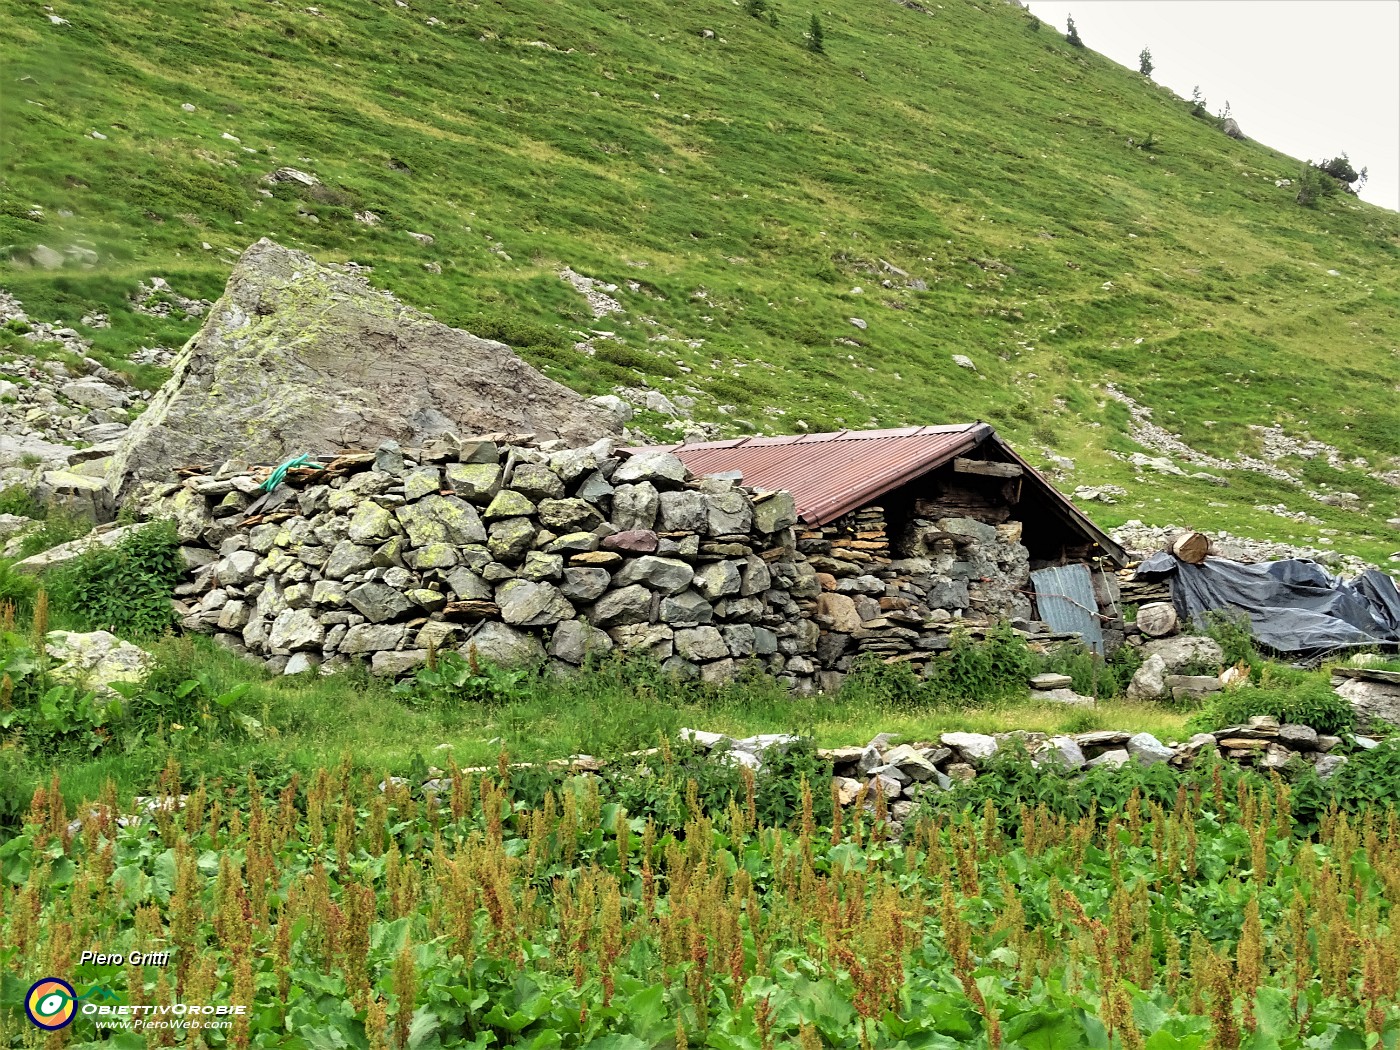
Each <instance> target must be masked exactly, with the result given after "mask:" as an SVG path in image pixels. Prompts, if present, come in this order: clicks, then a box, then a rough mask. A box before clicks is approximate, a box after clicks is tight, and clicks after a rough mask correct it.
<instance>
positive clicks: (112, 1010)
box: [24, 977, 248, 1032]
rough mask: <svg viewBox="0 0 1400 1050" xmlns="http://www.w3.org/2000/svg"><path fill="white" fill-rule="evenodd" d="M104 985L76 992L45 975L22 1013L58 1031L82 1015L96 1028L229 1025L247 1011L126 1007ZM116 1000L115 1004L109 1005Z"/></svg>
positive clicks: (204, 1006)
mask: <svg viewBox="0 0 1400 1050" xmlns="http://www.w3.org/2000/svg"><path fill="white" fill-rule="evenodd" d="M120 1000H121V997H120V996H119V995H118V994H117V993H116V992H114V991H112V989H111V988H109V987H107V986H106V985H105V984H95V985H93V986H92V987H91V988H89V989H88V990H87V991H85V992H83V993H82V994H81V995H79V994H78V993H77V992H76V991H74V989H73V986H72V985H71V984H69V983H68V982H67V981H65V980H63V979H62V978H60V977H44V978H41V979H40V980H37V981H35V982H34V983H33V984H32V985H30V988H29V991H28V993H27V994H26V995H25V997H24V1012H25V1014H27V1015H28V1017H29V1020H30V1021H32V1022H33V1023H34V1026H35V1027H36V1028H42V1029H43V1030H44V1031H46V1032H57V1031H58V1030H60V1029H62V1028H67V1027H68V1026H69V1025H70V1024H72V1023H73V1019H74V1018H75V1017H77V1016H78V1014H80V1013H81V1014H82V1015H83V1016H84V1017H87V1018H90V1019H92V1020H93V1021H95V1022H96V1023H97V1026H98V1027H99V1028H125V1029H149V1028H219V1029H224V1028H229V1027H231V1026H232V1024H233V1018H234V1017H237V1016H239V1015H241V1014H246V1013H247V1012H248V1008H247V1007H246V1006H239V1005H218V1006H214V1005H207V1004H195V1003H173V1004H171V1005H169V1006H127V1005H124V1004H122V1003H121V1002H120ZM113 1002H115V1003H116V1004H117V1005H114V1006H113V1005H108V1003H113Z"/></svg>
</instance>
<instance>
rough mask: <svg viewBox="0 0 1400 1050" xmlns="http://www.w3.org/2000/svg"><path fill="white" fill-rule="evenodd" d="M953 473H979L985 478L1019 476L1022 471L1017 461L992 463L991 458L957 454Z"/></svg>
mask: <svg viewBox="0 0 1400 1050" xmlns="http://www.w3.org/2000/svg"><path fill="white" fill-rule="evenodd" d="M953 473H955V474H980V475H982V476H983V477H987V478H1019V477H1020V476H1021V475H1022V474H1023V473H1024V471H1023V470H1022V469H1021V464H1019V463H993V462H992V461H991V460H986V459H967V458H966V457H963V456H959V457H958V458H957V459H955V460H953Z"/></svg>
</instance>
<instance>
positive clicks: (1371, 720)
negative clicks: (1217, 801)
mask: <svg viewBox="0 0 1400 1050" xmlns="http://www.w3.org/2000/svg"><path fill="white" fill-rule="evenodd" d="M20 564H21V565H22V564H24V563H23V562H21V563H20ZM1333 683H1334V689H1335V691H1336V693H1337V695H1338V696H1340V697H1343V698H1344V699H1346V700H1347V701H1348V702H1349V703H1350V704H1351V709H1352V710H1353V711H1354V712H1356V721H1357V725H1358V726H1360V727H1361V728H1362V729H1369V728H1371V726H1372V725H1376V724H1385V725H1400V682H1386V681H1377V680H1375V679H1369V680H1368V679H1365V678H1344V679H1342V678H1334V679H1333Z"/></svg>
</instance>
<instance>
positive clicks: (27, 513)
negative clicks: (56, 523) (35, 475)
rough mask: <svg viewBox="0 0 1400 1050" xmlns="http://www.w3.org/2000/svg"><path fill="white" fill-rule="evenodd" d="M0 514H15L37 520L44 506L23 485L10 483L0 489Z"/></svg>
mask: <svg viewBox="0 0 1400 1050" xmlns="http://www.w3.org/2000/svg"><path fill="white" fill-rule="evenodd" d="M0 514H15V515H18V516H19V517H21V518H33V519H34V520H35V521H38V520H40V519H41V518H43V516H44V508H43V506H42V504H40V503H39V501H38V500H36V499H35V498H34V493H32V492H30V491H29V489H27V488H25V487H24V486H23V485H11V486H9V487H8V488H4V489H0Z"/></svg>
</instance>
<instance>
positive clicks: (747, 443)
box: [625, 423, 1127, 564]
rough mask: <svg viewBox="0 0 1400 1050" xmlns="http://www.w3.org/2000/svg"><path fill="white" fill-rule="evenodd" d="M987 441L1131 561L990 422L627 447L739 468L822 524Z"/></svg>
mask: <svg viewBox="0 0 1400 1050" xmlns="http://www.w3.org/2000/svg"><path fill="white" fill-rule="evenodd" d="M988 440H991V441H994V442H995V443H996V445H997V446H999V447H1000V448H1001V449H1002V450H1004V451H1005V452H1006V453H1007V454H1008V455H1009V456H1010V457H1011V458H1013V459H1014V460H1015V461H1016V462H1018V463H1020V464H1021V465H1022V466H1023V467H1024V468H1025V471H1026V477H1027V479H1028V481H1029V482H1030V483H1031V484H1032V485H1035V486H1036V487H1037V488H1039V489H1041V490H1042V492H1043V493H1044V494H1045V495H1046V496H1047V497H1048V498H1049V500H1050V502H1051V503H1052V505H1053V506H1054V509H1055V510H1056V511H1058V512H1059V514H1060V516H1061V517H1062V518H1063V519H1064V520H1066V521H1067V522H1069V523H1071V524H1072V525H1073V526H1074V527H1075V528H1076V530H1078V531H1080V532H1082V533H1083V534H1084V535H1085V536H1086V538H1088V539H1090V540H1092V541H1093V542H1095V543H1097V544H1098V545H1099V546H1100V547H1102V548H1103V549H1104V550H1106V551H1108V552H1109V554H1110V555H1111V556H1113V557H1114V559H1115V560H1117V561H1119V562H1120V564H1126V563H1127V559H1126V555H1125V554H1124V552H1123V549H1122V548H1121V547H1119V546H1118V544H1116V543H1114V542H1113V540H1112V539H1111V538H1110V537H1109V536H1108V535H1107V534H1105V533H1104V532H1103V531H1102V530H1101V529H1099V528H1098V526H1096V525H1095V524H1094V523H1093V522H1091V521H1090V520H1089V519H1088V518H1086V517H1085V516H1084V515H1083V514H1082V513H1080V511H1079V510H1078V508H1076V507H1075V506H1074V504H1072V503H1070V501H1069V500H1068V499H1066V498H1065V496H1064V495H1063V494H1062V493H1060V492H1059V491H1058V490H1056V489H1055V487H1054V486H1053V485H1051V484H1050V483H1049V482H1048V481H1046V480H1045V478H1044V477H1042V476H1041V475H1040V474H1039V473H1038V472H1037V471H1036V470H1035V469H1034V468H1033V467H1031V465H1030V464H1029V463H1027V462H1026V461H1025V460H1024V459H1022V458H1021V457H1020V456H1018V455H1016V453H1015V452H1014V451H1012V449H1011V448H1010V447H1009V446H1008V445H1007V444H1006V443H1005V442H1004V441H1002V440H1001V439H1000V438H999V437H997V434H996V431H995V430H993V429H992V427H991V426H990V425H988V424H986V423H959V424H955V425H952V426H926V427H901V428H898V429H894V430H839V431H836V432H834V433H827V434H795V435H785V436H780V437H744V438H733V439H731V440H728V441H707V442H700V443H695V444H674V445H647V446H643V447H636V448H630V449H626V450H625V451H626V452H629V453H631V452H642V451H651V450H664V451H667V452H671V453H673V454H675V455H676V456H679V457H680V458H681V460H682V461H683V462H684V463H685V465H686V466H688V467H689V468H690V469H691V470H692V471H693V472H694V473H696V474H719V473H724V472H726V471H740V472H741V473H742V474H743V483H744V484H745V485H747V486H749V487H751V488H755V489H785V490H786V491H788V492H791V493H792V497H793V500H794V502H795V503H796V504H797V513H798V516H799V517H800V518H801V519H802V520H803V521H804V522H806V523H807V524H809V525H824V524H826V523H827V522H829V521H832V520H834V519H835V518H839V517H840V516H841V515H843V514H847V513H849V512H850V511H853V510H855V509H856V508H857V507H862V506H864V505H865V504H867V503H869V502H871V501H872V500H875V499H878V498H879V497H880V496H883V495H884V494H885V493H887V492H890V491H892V490H894V489H897V488H899V487H900V486H901V485H904V484H907V483H908V482H910V481H913V480H914V479H915V478H917V477H920V476H921V475H923V474H927V473H928V472H929V471H931V470H936V469H937V468H939V467H941V466H943V465H944V464H945V463H948V462H950V461H951V460H953V459H955V458H956V457H958V456H961V455H963V454H964V453H965V452H968V451H970V450H971V449H974V448H976V447H977V446H978V445H981V444H982V443H983V442H985V441H988Z"/></svg>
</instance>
